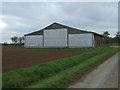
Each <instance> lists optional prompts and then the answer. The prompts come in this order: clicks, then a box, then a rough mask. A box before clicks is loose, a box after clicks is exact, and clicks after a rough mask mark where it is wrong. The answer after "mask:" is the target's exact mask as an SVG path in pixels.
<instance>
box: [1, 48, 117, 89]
mask: <svg viewBox="0 0 120 90" xmlns="http://www.w3.org/2000/svg"><path fill="white" fill-rule="evenodd" d="M115 51H117V49H115V48H112V47H97V48H95V51H92V52H86V53H83V54H80V55H75V56H72V57H68V58H62V59H58V60H56V61H51V62H48V63H43V64H39V65H35V66H32V67H29V68H23V69H18V70H16V71H12V72H7V73H4V74H3V88H18V87H27V86H30V85H31V86H32V87H41V86H40V85H38V82H39V84H40V83H41V82H46V81H47V82H48V81H49V77H50V81H51V80H54V79H52V78H54V76H55V77H59V75H62V76H64V77H71V76H65V74H64V75H63V74H61V73H62V72H66V71H69V72H70V71H71V73H74V72H73V71H72V70H71V69H72V67H73V68H74V67H76V66H78V65H79V64H81V65H84V64H85V62H87V63H88V61H89V63H90V62H91V61H92V60H91V59H94V58H96V57H97V59H96V64H97V63H99V62H100V61H102V59H100V60H98V59H99V58H100V57H102V58H104V59H105V57H108V55H110V54H112V53H114V52H115ZM105 53H107V54H105ZM101 54H102V56H101ZM103 54H105V55H107V56H105V55H103ZM94 63H95V61H94ZM94 63H93V64H94ZM87 65H88V66H87ZM87 65H86V66H87V67H88V68H90V65H92V64H87ZM88 68H85V70H87V69H88ZM76 70H77V69H76ZM82 70H83V69H82ZM83 71H84V70H83ZM81 73H82V71H81ZM57 75H58V76H57ZM66 75H67V74H66ZM71 75H72V74H71ZM60 77H61V76H60ZM46 78H47V79H46ZM55 80H58V79H55ZM58 81H59V80H58ZM68 81H69V80H68ZM60 82H61V81H60ZM49 83H50V82H49ZM55 83H56V84H57V82H55ZM51 84H52V83H51ZM45 85H46V84H44V87H45ZM53 86H54V85H53ZM58 86H59V84H58ZM58 86H57V85H56V87H58ZM61 86H62V85H61ZM50 87H52V85H51V86H50Z"/></svg>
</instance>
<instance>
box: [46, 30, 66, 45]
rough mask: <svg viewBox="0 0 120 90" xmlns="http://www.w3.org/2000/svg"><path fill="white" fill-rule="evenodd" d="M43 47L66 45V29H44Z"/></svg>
mask: <svg viewBox="0 0 120 90" xmlns="http://www.w3.org/2000/svg"><path fill="white" fill-rule="evenodd" d="M44 47H67V29H49V30H44Z"/></svg>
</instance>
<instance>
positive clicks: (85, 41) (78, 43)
mask: <svg viewBox="0 0 120 90" xmlns="http://www.w3.org/2000/svg"><path fill="white" fill-rule="evenodd" d="M68 40H69V47H94V44H93V43H94V42H93V40H94V37H93V34H91V33H87V34H69V39H68Z"/></svg>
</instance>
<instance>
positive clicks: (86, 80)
mask: <svg viewBox="0 0 120 90" xmlns="http://www.w3.org/2000/svg"><path fill="white" fill-rule="evenodd" d="M119 54H120V52H119ZM68 88H118V53H117V54H115V55H113V56H112V57H110V58H109V59H108V60H106V61H105V62H104V63H102V64H101V65H99V66H98V67H97V68H95V69H94V70H93V71H91V72H89V73H88V74H86V75H84V76H83V77H81V78H80V79H79V80H77V82H76V83H74V84H73V85H70V86H69V87H68Z"/></svg>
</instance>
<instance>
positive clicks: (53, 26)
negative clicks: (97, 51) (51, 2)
mask: <svg viewBox="0 0 120 90" xmlns="http://www.w3.org/2000/svg"><path fill="white" fill-rule="evenodd" d="M63 28H67V29H68V33H69V34H80V33H93V34H94V35H98V36H102V37H104V36H103V35H101V34H98V33H95V32H90V31H85V30H79V29H76V28H72V27H69V26H66V25H63V24H59V23H56V22H55V23H53V24H51V25H49V26H47V27H45V28H43V29H42V30H38V31H35V32H32V33H29V34H25V36H29V35H43V30H45V29H47V30H49V29H63Z"/></svg>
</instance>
